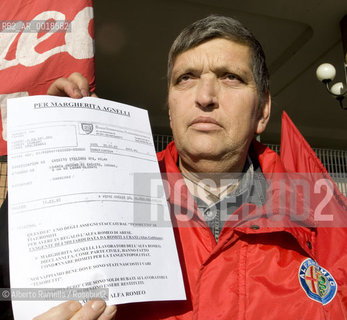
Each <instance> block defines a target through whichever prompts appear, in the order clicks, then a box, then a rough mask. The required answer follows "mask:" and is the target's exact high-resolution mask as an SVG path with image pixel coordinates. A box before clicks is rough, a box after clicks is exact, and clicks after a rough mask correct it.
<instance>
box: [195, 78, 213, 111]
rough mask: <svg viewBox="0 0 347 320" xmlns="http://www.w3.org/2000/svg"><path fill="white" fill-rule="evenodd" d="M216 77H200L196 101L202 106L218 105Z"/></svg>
mask: <svg viewBox="0 0 347 320" xmlns="http://www.w3.org/2000/svg"><path fill="white" fill-rule="evenodd" d="M217 86H218V84H217V81H216V79H214V78H212V77H208V78H200V79H199V84H198V86H197V89H196V99H195V102H196V104H197V106H198V107H200V108H216V107H217V105H218V99H217V91H218V88H217Z"/></svg>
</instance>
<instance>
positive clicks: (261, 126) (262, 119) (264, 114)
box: [255, 92, 271, 134]
mask: <svg viewBox="0 0 347 320" xmlns="http://www.w3.org/2000/svg"><path fill="white" fill-rule="evenodd" d="M270 113H271V96H270V93H269V92H268V93H267V96H266V98H265V102H264V104H263V107H262V108H261V109H260V110H259V118H258V123H257V127H256V130H255V134H261V133H263V132H264V130H265V128H266V126H267V124H268V122H269V120H270Z"/></svg>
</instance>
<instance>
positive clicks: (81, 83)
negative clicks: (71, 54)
mask: <svg viewBox="0 0 347 320" xmlns="http://www.w3.org/2000/svg"><path fill="white" fill-rule="evenodd" d="M68 80H70V81H72V82H73V83H74V84H76V85H77V87H78V89H79V90H80V91H81V94H82V97H89V95H90V94H89V82H88V80H87V78H86V77H85V76H84V75H82V74H81V73H78V72H74V73H71V74H70V76H69V77H68Z"/></svg>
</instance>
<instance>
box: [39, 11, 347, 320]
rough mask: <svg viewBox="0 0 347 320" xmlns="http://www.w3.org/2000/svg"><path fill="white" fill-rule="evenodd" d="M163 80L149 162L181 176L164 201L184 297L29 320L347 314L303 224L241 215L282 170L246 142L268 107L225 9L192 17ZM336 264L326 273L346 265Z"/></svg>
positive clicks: (97, 304) (261, 77) (54, 312)
mask: <svg viewBox="0 0 347 320" xmlns="http://www.w3.org/2000/svg"><path fill="white" fill-rule="evenodd" d="M168 82H169V93H168V104H169V117H170V126H171V129H172V132H173V136H174V142H172V143H171V144H169V146H168V147H167V148H166V150H164V151H162V152H160V153H159V154H158V160H159V165H160V168H161V171H162V173H163V174H167V176H165V179H167V180H168V182H169V184H170V185H171V186H172V187H173V188H174V187H175V185H177V184H176V183H177V181H179V180H181V181H184V182H185V184H183V186H184V187H183V188H181V189H180V199H179V200H177V199H176V200H175V199H173V197H171V196H170V199H169V200H170V205H171V208H170V209H171V212H172V219H173V224H174V226H175V236H176V243H177V248H178V252H179V256H180V262H181V266H182V272H183V277H184V281H185V288H186V293H187V300H186V301H172V302H150V303H137V304H128V305H120V306H118V310H116V307H114V306H108V307H106V306H105V304H104V303H103V302H102V301H89V302H88V303H87V304H85V305H84V306H83V307H81V305H80V304H79V303H78V302H73V301H71V302H66V303H64V304H61V305H59V306H57V307H55V308H53V309H51V310H49V311H48V312H47V313H45V314H43V315H41V316H39V317H38V318H37V319H101V320H107V319H112V318H113V317H114V316H115V318H116V319H151V320H153V319H172V320H174V319H176V320H179V319H180V320H188V319H189V320H191V319H195V320H202V319H208V320H210V319H221V320H222V319H328V318H329V319H343V318H344V316H345V317H346V315H347V311H346V301H344V302H343V299H342V294H341V293H340V292H338V293H336V291H337V289H336V288H337V286H336V281H335V280H334V278H333V276H332V275H331V274H330V273H329V271H327V270H326V269H323V268H321V267H320V266H319V265H318V264H317V262H318V263H319V264H321V263H322V264H323V263H325V261H322V262H321V261H319V260H318V258H319V257H317V255H316V252H318V249H317V248H316V246H317V245H318V244H317V242H316V238H315V232H314V231H313V230H312V229H311V228H308V227H305V226H302V225H296V224H295V223H294V222H291V221H290V219H288V222H287V224H286V225H284V224H282V225H278V226H272V227H263V226H264V225H266V217H264V215H262V214H258V215H257V217H258V218H253V219H244V216H245V215H244V213H245V212H246V213H249V214H250V213H252V212H255V211H256V210H258V211H259V208H261V210H260V211H259V212H266V210H267V209H268V208H270V207H267V202H268V201H269V198H271V197H276V195H275V193H276V192H275V191H274V190H272V191H271V190H270V191H269V190H268V189H269V188H268V185H269V184H268V182H267V180H266V178H265V177H267V176H268V174H269V173H273V172H284V168H283V167H282V165H281V163H280V160H279V158H278V156H277V155H276V154H275V153H274V152H272V151H271V150H270V149H268V148H265V147H264V146H263V145H261V144H260V143H258V142H257V141H255V140H254V136H255V135H259V134H261V133H262V132H263V131H264V130H265V128H266V125H267V123H268V121H269V116H270V106H271V99H270V94H269V84H268V71H267V68H266V64H265V56H264V53H263V50H262V48H261V45H260V44H259V43H258V41H257V40H256V39H255V38H254V36H253V35H252V34H251V33H250V32H249V31H248V30H247V29H246V28H244V27H243V26H242V25H241V24H240V23H239V22H238V21H236V20H234V19H231V18H227V17H221V16H209V17H207V18H205V19H202V20H199V21H197V22H195V23H194V24H192V25H191V26H188V27H187V28H185V29H184V30H183V31H182V33H181V34H180V35H179V36H178V38H177V39H176V40H175V42H174V43H173V45H172V48H171V50H170V53H169V64H168ZM48 94H53V95H69V96H71V97H75V98H79V97H82V96H86V95H88V82H87V80H86V79H85V78H84V77H82V76H81V75H79V74H72V75H71V76H70V77H69V78H68V79H59V80H57V81H56V82H55V83H54V84H53V85H52V86H51V88H50V89H49V91H48ZM271 208H272V210H275V208H274V207H273V206H272V207H271ZM288 211H289V209H288ZM288 215H290V212H288ZM185 216H188V217H189V219H183V218H182V217H185ZM264 221H265V222H264ZM176 227H177V228H176ZM328 250H329V249H328ZM333 256H334V255H333ZM335 256H336V255H335ZM315 260H317V262H315ZM340 265H341V263H340ZM324 267H326V266H325V265H324ZM310 268H311V269H310ZM342 269H343V268H342ZM303 270H304V271H303ZM305 270H308V271H307V272H306V271H305ZM338 270H340V271H336V272H337V273H338V272H340V274H334V276H336V279H338V278H341V277H342V276H343V274H344V272H345V271H343V270H341V268H339V269H338ZM300 272H303V276H302V277H301V278H302V279H303V282H302V281H301V280H302V279H300ZM309 272H311V274H310V273H309ZM319 272H320V274H323V275H325V278H324V277H323V278H324V279H323V278H321V280H322V281H321V282H323V281H325V280H326V279H328V280H329V281H328V282H326V283H325V288H323V286H322V288H321V287H320V286H318V284H317V283H318V280H319V277H318V275H317V274H318V273H319ZM328 275H329V276H328ZM309 276H310V277H309ZM344 276H346V274H345V275H344ZM317 279H318V280H317ZM327 286H330V287H329V289H327ZM318 290H320V291H319V292H318ZM344 290H346V289H344ZM335 295H336V296H335ZM324 299H325V300H324ZM345 299H346V298H345ZM116 312H117V314H116ZM115 314H116V315H115Z"/></svg>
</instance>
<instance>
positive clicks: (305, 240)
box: [157, 140, 316, 258]
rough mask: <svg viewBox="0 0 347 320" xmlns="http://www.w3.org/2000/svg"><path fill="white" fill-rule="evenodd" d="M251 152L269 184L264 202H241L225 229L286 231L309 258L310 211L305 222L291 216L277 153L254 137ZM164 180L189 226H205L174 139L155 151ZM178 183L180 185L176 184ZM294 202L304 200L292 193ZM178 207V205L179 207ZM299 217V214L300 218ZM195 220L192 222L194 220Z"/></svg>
mask: <svg viewBox="0 0 347 320" xmlns="http://www.w3.org/2000/svg"><path fill="white" fill-rule="evenodd" d="M250 152H252V153H253V154H252V155H251V156H252V157H253V158H256V159H258V160H259V164H260V167H261V169H262V172H263V174H264V176H265V179H266V180H267V182H268V184H269V188H268V190H267V199H268V200H267V201H266V203H265V205H264V206H262V207H257V206H255V205H253V204H244V205H242V206H241V207H240V208H239V209H238V210H237V211H236V212H235V213H234V214H233V215H232V217H233V218H232V219H230V220H228V221H226V223H225V226H224V227H225V228H228V227H229V228H232V229H233V230H234V231H235V232H237V233H243V234H259V233H273V232H287V233H289V234H291V235H292V236H293V237H294V238H295V239H296V240H297V242H298V243H299V245H300V246H301V248H302V249H303V250H304V251H305V252H306V253H307V254H308V255H309V256H311V257H313V258H314V256H315V234H316V232H315V228H316V225H315V223H314V221H313V212H312V210H311V209H310V212H309V215H308V217H307V218H306V219H305V220H304V221H300V220H298V219H293V217H299V216H297V215H296V214H297V212H296V210H297V206H296V205H295V208H292V207H290V205H289V204H288V199H290V197H291V196H293V192H292V191H291V189H290V184H289V180H288V179H289V178H290V177H288V173H287V172H286V170H285V168H284V166H283V164H282V162H281V160H280V157H279V156H278V155H277V153H276V152H274V151H272V150H271V149H270V148H268V147H266V146H264V145H263V144H261V143H259V142H258V141H256V140H254V141H253V143H252V147H251V149H250ZM157 157H158V161H159V166H160V170H161V172H162V175H163V179H164V180H167V181H168V183H169V186H170V189H171V190H170V191H169V201H170V204H171V206H173V207H174V208H176V209H177V210H176V211H177V212H182V209H183V212H184V213H185V214H188V215H190V218H191V220H190V221H188V220H189V219H187V222H186V223H188V224H189V225H192V226H193V225H194V224H195V225H196V224H198V225H200V227H206V223H205V222H204V219H203V218H202V217H201V214H200V212H199V210H198V209H197V205H196V203H195V201H194V200H193V197H192V196H191V195H190V193H189V191H188V188H187V187H186V185H185V183H184V179H183V177H182V175H181V173H180V170H179V168H178V153H177V149H176V146H175V143H174V141H172V142H171V143H170V144H169V145H168V146H167V148H166V149H165V150H163V151H162V152H159V153H158V154H157ZM177 185H179V188H177V187H176V186H177ZM295 196H296V197H297V198H295V199H296V200H297V201H296V202H295V204H297V203H301V202H302V203H303V200H304V199H302V198H300V194H296V195H295ZM178 208H181V210H179V209H178ZM299 218H300V217H299ZM193 221H194V222H193Z"/></svg>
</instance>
